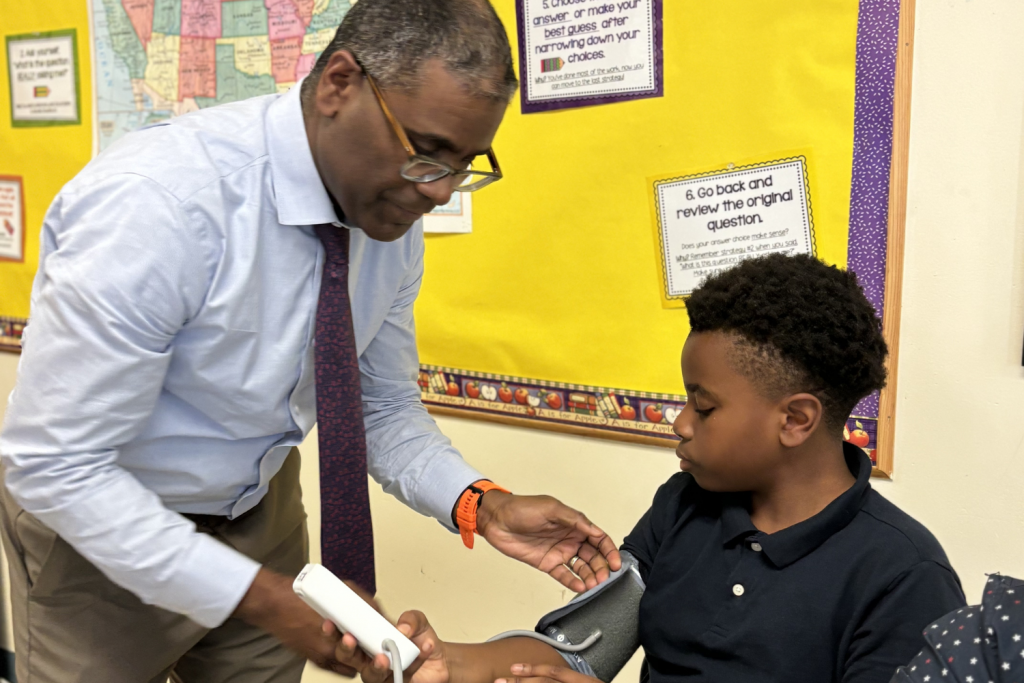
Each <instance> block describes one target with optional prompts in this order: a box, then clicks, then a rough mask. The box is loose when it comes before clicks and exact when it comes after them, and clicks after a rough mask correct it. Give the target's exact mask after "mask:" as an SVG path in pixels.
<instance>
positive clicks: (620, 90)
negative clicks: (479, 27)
mask: <svg viewBox="0 0 1024 683" xmlns="http://www.w3.org/2000/svg"><path fill="white" fill-rule="evenodd" d="M517 9H518V13H517V15H518V19H519V35H520V55H519V56H520V64H521V65H522V66H521V67H520V68H521V69H522V71H523V84H524V88H523V101H522V107H523V111H524V112H535V111H546V110H549V109H560V108H563V107H581V106H585V105H591V104H604V103H608V102H617V101H622V100H629V99H637V98H641V97H656V96H660V95H661V94H662V81H663V79H662V74H661V61H662V49H661V0H519V3H518V4H517Z"/></svg>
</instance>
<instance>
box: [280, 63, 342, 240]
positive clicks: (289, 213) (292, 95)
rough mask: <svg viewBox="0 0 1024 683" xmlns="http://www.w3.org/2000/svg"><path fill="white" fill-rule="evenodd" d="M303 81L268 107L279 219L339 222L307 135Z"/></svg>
mask: <svg viewBox="0 0 1024 683" xmlns="http://www.w3.org/2000/svg"><path fill="white" fill-rule="evenodd" d="M301 89H302V81H299V82H298V83H296V84H295V85H294V86H292V88H291V90H289V91H288V92H286V93H285V94H284V95H282V96H281V97H279V98H277V100H276V101H275V102H274V103H273V104H271V105H270V107H269V109H268V110H267V120H266V124H265V126H266V135H267V150H268V152H269V154H270V171H271V177H272V178H273V183H274V196H275V198H276V200H277V221H278V223H280V224H282V225H317V224H320V223H340V222H341V221H339V219H338V216H337V214H336V213H335V211H334V204H333V203H332V202H331V196H330V195H329V194H328V193H327V189H326V188H325V187H324V183H323V181H322V180H321V179H320V174H319V172H317V170H316V164H314V163H313V153H312V152H310V149H309V139H308V138H307V137H306V124H305V121H304V119H303V117H302V103H301V101H300V100H299V93H300V91H301Z"/></svg>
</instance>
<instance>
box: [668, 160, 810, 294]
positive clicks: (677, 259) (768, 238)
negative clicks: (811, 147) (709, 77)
mask: <svg viewBox="0 0 1024 683" xmlns="http://www.w3.org/2000/svg"><path fill="white" fill-rule="evenodd" d="M655 201H656V204H657V206H656V208H657V212H658V224H659V225H658V229H659V236H660V241H661V247H662V268H663V279H664V282H665V296H666V298H667V299H672V298H678V297H682V296H686V295H688V294H690V292H692V291H693V290H694V289H695V288H696V287H697V285H699V284H700V283H701V281H702V280H704V278H706V277H708V276H709V275H713V274H715V273H718V272H720V271H722V270H725V269H726V268H729V267H730V266H733V265H735V264H736V263H739V262H740V261H742V260H743V259H746V258H751V257H754V256H761V255H764V254H771V253H785V254H813V253H814V229H813V222H812V217H811V209H810V200H809V197H808V189H807V167H806V159H804V158H803V157H798V158H794V159H786V160H784V161H780V162H771V163H768V164H759V165H757V166H748V167H743V168H736V169H734V170H729V171H722V172H720V173H711V174H704V175H700V176H692V177H686V178H671V179H668V180H662V181H657V182H656V183H655Z"/></svg>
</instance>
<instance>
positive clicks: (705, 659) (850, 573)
mask: <svg viewBox="0 0 1024 683" xmlns="http://www.w3.org/2000/svg"><path fill="white" fill-rule="evenodd" d="M844 454H845V456H846V463H847V465H848V466H849V468H850V471H851V472H852V473H853V475H854V476H855V477H856V479H857V481H856V483H855V484H854V485H853V487H851V488H850V489H849V490H848V491H846V492H845V493H843V494H842V495H841V496H839V497H838V498H837V499H836V500H834V501H832V503H830V504H829V505H828V506H827V507H826V508H825V509H824V510H822V511H821V512H820V513H818V514H817V515H815V516H814V517H811V518H810V519H808V520H805V521H803V522H801V523H799V524H796V525H794V526H792V527H789V528H787V529H783V530H782V531H779V532H776V533H774V534H765V533H762V532H760V531H758V530H757V529H756V528H755V527H754V525H753V524H752V523H751V521H750V514H749V512H748V507H747V503H748V501H749V495H748V494H735V493H713V492H709V491H705V490H703V489H701V488H700V487H699V486H698V485H697V483H696V482H695V481H694V479H693V477H692V476H690V475H689V474H685V473H679V474H677V475H674V476H673V477H672V478H671V479H669V480H668V482H666V483H665V484H664V485H663V486H662V487H661V488H660V489H658V492H657V494H655V496H654V503H653V505H652V506H651V509H650V510H648V511H647V514H645V515H644V517H643V518H642V519H641V520H640V522H639V523H638V524H637V525H636V528H634V529H633V531H632V533H630V535H629V536H628V537H627V538H626V540H625V543H624V544H623V548H624V549H625V550H628V551H629V552H631V553H632V554H633V555H634V556H635V557H636V558H637V560H639V562H640V564H641V572H642V574H643V576H644V579H645V580H646V582H647V591H646V592H645V593H644V596H643V600H642V601H641V603H640V641H641V644H642V645H643V648H644V652H645V654H646V657H647V664H648V666H649V671H650V677H651V683H675V682H676V681H708V682H713V683H732V682H736V683H740V682H742V683H762V682H764V683H767V682H769V681H773V682H774V681H778V682H779V683H783V682H785V683H823V682H825V681H835V682H839V681H842V682H843V683H853V682H856V683H885V682H886V681H889V679H891V678H892V676H893V673H894V672H895V671H896V668H897V667H899V666H900V665H902V664H905V663H907V662H908V661H910V659H912V658H913V657H914V655H915V654H917V652H918V651H919V650H920V649H921V632H922V630H923V629H924V628H925V627H926V626H927V625H928V624H930V623H931V622H933V621H935V620H936V619H938V618H939V617H941V616H942V615H944V614H946V613H947V612H949V611H951V610H955V609H957V608H958V607H962V606H963V605H964V604H965V601H964V596H963V591H962V590H961V588H960V581H959V579H958V578H957V576H956V573H955V572H954V571H953V569H952V568H951V567H950V565H949V561H948V560H947V559H946V554H945V553H944V552H943V550H942V547H941V546H940V545H939V543H938V541H937V540H936V539H935V537H934V536H932V535H931V533H929V531H928V530H927V529H925V528H924V527H923V526H922V525H921V524H919V523H918V522H916V521H914V520H913V519H912V518H911V517H910V516H909V515H907V514H906V513H904V512H902V511H901V510H900V509H899V508H897V507H896V506H895V505H893V504H892V503H890V502H889V501H887V500H886V499H885V498H883V497H882V496H881V495H879V494H878V493H877V492H876V491H874V490H873V489H872V488H871V484H870V482H869V479H870V476H871V461H870V460H868V458H867V456H866V455H865V454H864V452H863V451H861V450H860V449H858V448H856V447H854V446H852V445H850V444H844Z"/></svg>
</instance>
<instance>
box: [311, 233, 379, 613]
mask: <svg viewBox="0 0 1024 683" xmlns="http://www.w3.org/2000/svg"><path fill="white" fill-rule="evenodd" d="M316 235H317V237H319V238H320V241H321V242H323V245H324V250H325V252H326V257H325V258H324V271H323V276H322V279H321V283H320V302H319V305H318V306H317V309H316V337H315V340H316V341H315V345H314V353H315V357H316V419H317V425H318V426H317V429H318V431H319V435H320V548H321V550H322V561H323V565H324V566H325V567H327V568H328V569H330V570H331V571H332V572H334V573H335V574H336V575H337V576H338V577H340V578H342V579H349V580H352V581H355V582H356V583H357V584H359V585H360V586H361V587H362V588H364V589H365V590H367V591H369V592H370V594H371V595H373V594H375V593H376V592H377V586H376V580H375V574H374V567H373V526H372V523H371V521H370V494H369V491H368V489H367V482H366V476H367V474H366V428H365V427H364V425H363V400H362V390H361V388H360V383H359V357H358V355H357V354H356V335H355V332H354V331H353V328H352V308H351V306H350V305H349V297H348V239H349V231H348V229H347V228H339V227H335V226H334V225H331V224H329V223H328V224H321V225H317V226H316Z"/></svg>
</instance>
